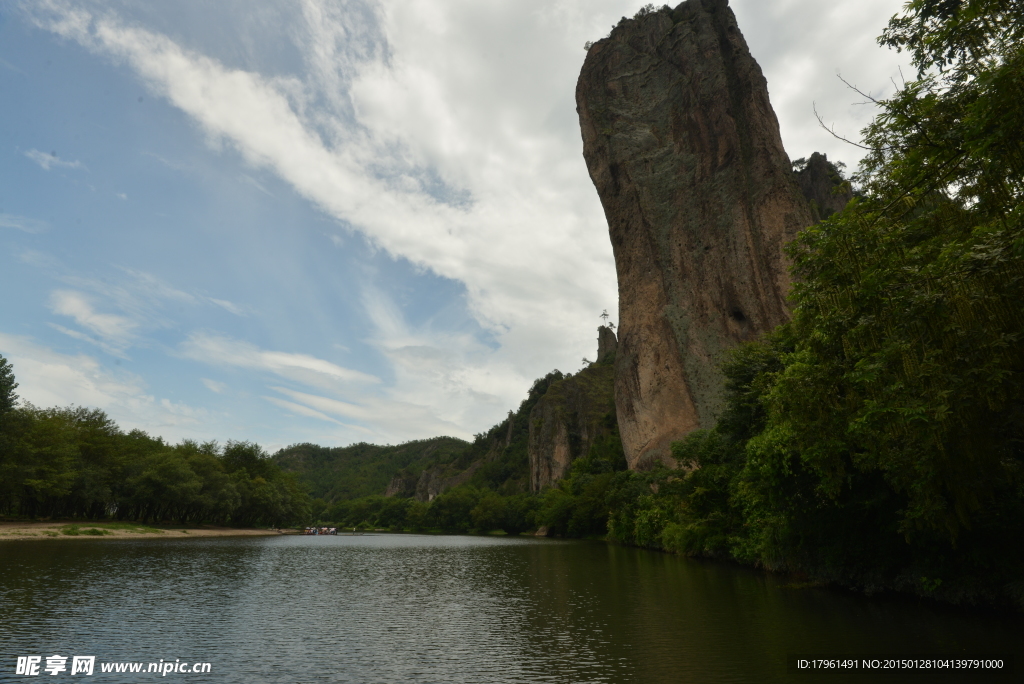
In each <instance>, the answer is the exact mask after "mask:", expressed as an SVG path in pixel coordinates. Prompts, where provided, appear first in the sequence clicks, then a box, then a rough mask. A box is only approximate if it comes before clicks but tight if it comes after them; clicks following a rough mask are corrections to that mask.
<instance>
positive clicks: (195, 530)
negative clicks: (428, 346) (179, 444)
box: [0, 521, 294, 541]
mask: <svg viewBox="0 0 1024 684" xmlns="http://www.w3.org/2000/svg"><path fill="white" fill-rule="evenodd" d="M289 532H290V531H289V530H284V531H282V530H267V529H253V528H246V529H238V528H233V527H213V526H206V525H203V526H200V527H189V526H187V525H185V526H179V527H169V526H166V525H152V526H151V525H142V524H136V523H109V522H99V523H86V522H69V521H62V522H0V541H22V540H24V541H27V540H32V539H40V540H42V539H123V538H128V539H155V538H160V539H181V538H185V537H260V536H268V535H277V534H288V533H289ZM292 533H293V534H294V532H292Z"/></svg>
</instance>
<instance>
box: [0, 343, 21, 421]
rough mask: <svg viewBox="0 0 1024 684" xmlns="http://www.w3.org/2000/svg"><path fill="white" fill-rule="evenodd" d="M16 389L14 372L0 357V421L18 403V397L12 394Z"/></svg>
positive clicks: (7, 362) (6, 361) (8, 363)
mask: <svg viewBox="0 0 1024 684" xmlns="http://www.w3.org/2000/svg"><path fill="white" fill-rule="evenodd" d="M16 389H18V383H16V382H15V381H14V370H13V369H12V368H11V364H10V362H9V361H8V360H7V359H5V358H4V357H3V356H0V419H2V418H3V416H4V415H5V414H7V413H8V412H10V411H11V410H13V409H14V406H15V405H16V404H17V403H18V395H17V394H15V393H14V390H16Z"/></svg>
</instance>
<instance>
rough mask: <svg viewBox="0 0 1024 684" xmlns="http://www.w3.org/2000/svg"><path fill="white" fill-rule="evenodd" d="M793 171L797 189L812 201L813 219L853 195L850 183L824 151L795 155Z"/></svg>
mask: <svg viewBox="0 0 1024 684" xmlns="http://www.w3.org/2000/svg"><path fill="white" fill-rule="evenodd" d="M793 172H794V175H795V176H796V182H797V184H798V185H799V186H800V191H801V192H802V193H803V194H804V197H806V198H807V201H808V202H809V203H810V205H811V215H812V216H813V218H814V222H815V223H817V222H818V221H823V220H825V219H827V218H828V217H829V216H831V215H832V214H834V213H836V212H837V211H842V210H843V207H845V206H846V204H847V202H849V201H850V200H851V199H853V193H852V192H851V191H850V184H849V183H847V182H846V180H845V179H844V178H843V175H842V173H841V172H840V171H839V169H838V168H836V165H835V164H833V163H832V162H830V161H829V160H828V156H827V155H825V154H822V153H820V152H815V153H814V154H812V155H811V158H810V159H806V160H805V159H797V160H796V161H795V162H793Z"/></svg>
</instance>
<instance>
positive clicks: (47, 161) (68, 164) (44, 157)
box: [25, 150, 85, 171]
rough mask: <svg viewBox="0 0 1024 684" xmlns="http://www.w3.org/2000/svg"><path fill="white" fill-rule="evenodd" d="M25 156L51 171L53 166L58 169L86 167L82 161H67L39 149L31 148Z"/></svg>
mask: <svg viewBox="0 0 1024 684" xmlns="http://www.w3.org/2000/svg"><path fill="white" fill-rule="evenodd" d="M25 156H26V157H28V158H29V159H31V160H32V161H34V162H35V163H36V164H39V166H40V167H42V168H43V170H44V171H49V170H50V169H52V168H58V169H84V168H85V165H84V164H82V162H80V161H65V160H63V159H61V158H59V157H58V156H57V155H55V154H53V153H48V152H40V151H39V150H29V151H28V152H26V153H25Z"/></svg>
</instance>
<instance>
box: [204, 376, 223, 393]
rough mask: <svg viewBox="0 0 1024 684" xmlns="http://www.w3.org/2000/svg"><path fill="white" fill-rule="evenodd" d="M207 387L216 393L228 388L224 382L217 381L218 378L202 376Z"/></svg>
mask: <svg viewBox="0 0 1024 684" xmlns="http://www.w3.org/2000/svg"><path fill="white" fill-rule="evenodd" d="M200 380H202V382H203V385H204V386H205V387H206V389H208V390H210V391H211V392H214V393H216V394H223V393H224V390H226V389H227V388H228V386H227V385H225V384H224V383H223V382H217V381H216V380H210V379H209V378H200Z"/></svg>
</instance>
